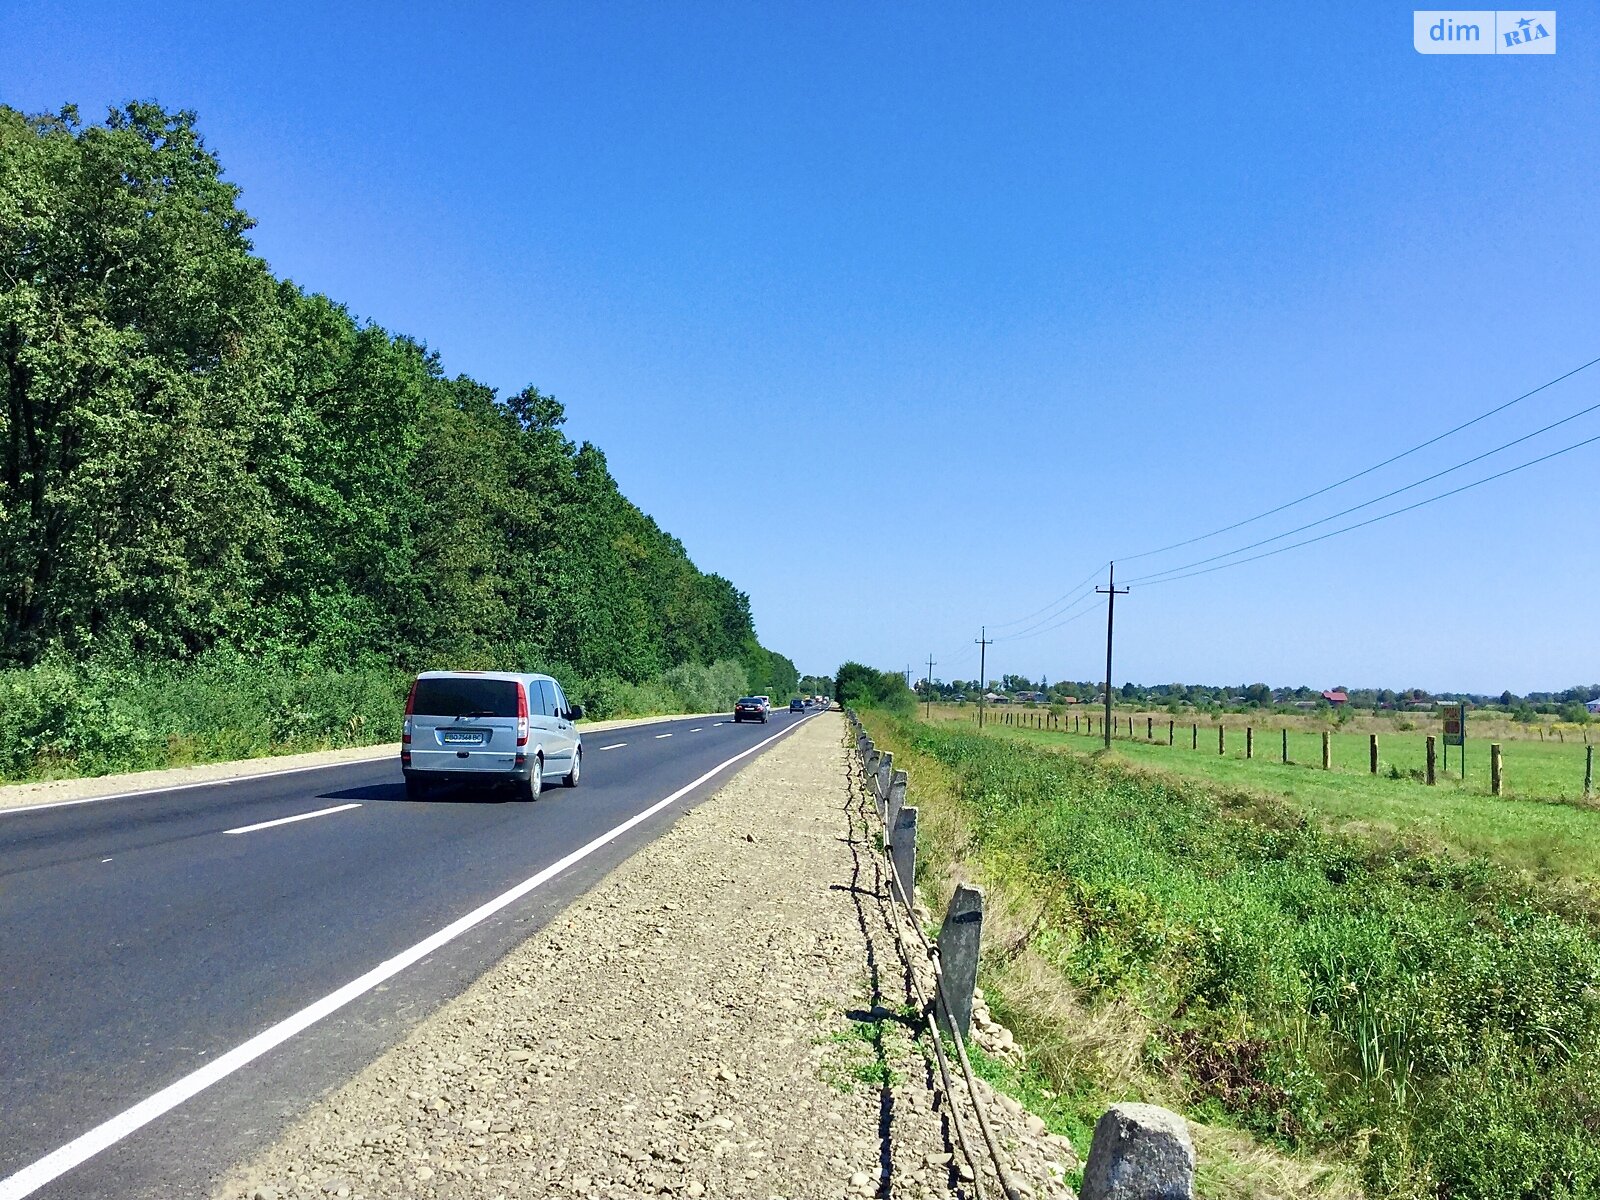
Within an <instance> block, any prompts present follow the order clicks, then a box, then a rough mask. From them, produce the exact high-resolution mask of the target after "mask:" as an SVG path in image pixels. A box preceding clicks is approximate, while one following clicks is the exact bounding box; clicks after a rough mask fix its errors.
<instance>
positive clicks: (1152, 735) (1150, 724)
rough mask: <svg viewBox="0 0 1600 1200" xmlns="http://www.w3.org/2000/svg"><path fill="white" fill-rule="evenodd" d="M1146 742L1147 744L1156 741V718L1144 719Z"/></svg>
mask: <svg viewBox="0 0 1600 1200" xmlns="http://www.w3.org/2000/svg"><path fill="white" fill-rule="evenodd" d="M1144 740H1145V741H1147V742H1153V741H1155V740H1156V719H1155V718H1154V717H1146V718H1145V719H1144Z"/></svg>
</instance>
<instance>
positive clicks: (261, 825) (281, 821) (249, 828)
mask: <svg viewBox="0 0 1600 1200" xmlns="http://www.w3.org/2000/svg"><path fill="white" fill-rule="evenodd" d="M360 807H361V805H359V804H335V805H334V806H333V807H332V808H319V809H317V811H316V812H308V813H297V814H296V815H295V816H292V817H279V818H278V819H277V820H276V821H258V822H257V823H256V824H254V825H241V826H239V828H237V829H224V830H223V831H222V832H223V833H254V832H255V831H256V830H258V829H271V828H272V827H273V826H274V825H289V824H292V823H293V822H295V821H309V820H310V819H311V818H312V817H325V816H327V815H328V814H329V813H336V812H344V811H345V810H346V809H351V808H360Z"/></svg>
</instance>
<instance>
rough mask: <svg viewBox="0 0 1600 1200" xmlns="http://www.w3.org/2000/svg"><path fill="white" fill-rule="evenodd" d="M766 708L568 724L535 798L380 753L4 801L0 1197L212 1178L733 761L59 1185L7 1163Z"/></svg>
mask: <svg viewBox="0 0 1600 1200" xmlns="http://www.w3.org/2000/svg"><path fill="white" fill-rule="evenodd" d="M773 717H774V719H773V721H772V723H770V724H767V725H756V724H744V725H735V724H733V723H731V722H728V721H727V720H726V719H717V718H693V719H684V720H677V721H672V722H664V723H661V724H657V725H645V726H634V727H629V728H624V729H616V730H606V731H601V732H598V733H595V734H591V735H587V736H586V737H585V745H584V749H585V758H584V772H583V780H582V783H581V785H580V786H579V787H578V788H576V789H566V788H562V787H559V786H548V787H547V789H546V791H545V793H544V795H543V796H542V797H541V799H540V800H539V801H537V802H535V803H533V804H528V803H525V802H518V801H515V800H511V799H509V794H508V793H499V794H496V793H480V792H469V791H461V790H458V791H441V792H439V793H437V794H436V795H434V796H430V797H429V798H428V799H425V800H421V801H410V800H408V799H406V797H405V791H404V788H403V787H402V785H401V780H400V773H399V768H398V763H396V762H394V761H391V760H384V761H381V762H377V763H357V764H347V765H340V766H336V767H330V768H327V769H325V770H324V769H318V770H315V771H307V772H301V773H296V774H291V775H281V776H269V777H264V778H258V779H243V780H238V781H235V782H232V783H226V784H216V785H208V786H205V787H198V788H189V789H185V790H182V791H169V792H164V793H154V794H149V795H143V796H136V797H129V798H123V799H116V800H107V801H104V802H101V803H92V804H83V805H74V806H70V807H59V808H45V809H35V810H9V811H5V812H0V1031H4V1036H3V1037H0V1080H3V1087H0V1197H3V1198H5V1200H11V1197H12V1196H13V1195H26V1194H34V1195H38V1196H60V1197H66V1196H92V1195H100V1194H108V1195H109V1194H115V1195H117V1196H119V1197H130V1196H142V1195H148V1196H185V1195H204V1194H206V1193H207V1192H208V1191H209V1188H210V1186H211V1184H212V1182H213V1180H214V1178H215V1177H216V1175H217V1174H218V1173H219V1172H221V1171H223V1170H225V1169H226V1168H227V1167H228V1166H229V1165H231V1163H232V1162H233V1161H235V1160H237V1159H238V1158H240V1157H242V1156H243V1155H244V1154H246V1153H248V1152H249V1151H250V1150H252V1149H254V1148H255V1146H257V1145H259V1144H261V1143H262V1142H265V1141H267V1140H270V1138H271V1137H272V1136H273V1135H274V1134H275V1133H276V1132H277V1131H278V1130H279V1129H280V1128H281V1126H282V1124H283V1123H284V1122H285V1121H286V1120H287V1119H288V1118H290V1117H292V1115H293V1114H294V1113H295V1112H297V1111H298V1110H299V1109H300V1108H302V1107H303V1106H304V1103H305V1102H306V1100H308V1099H309V1098H310V1097H312V1096H314V1095H316V1094H317V1093H318V1092H320V1091H321V1090H324V1089H326V1088H327V1087H330V1086H333V1085H335V1084H337V1083H338V1082H340V1081H341V1080H342V1079H343V1078H345V1077H347V1076H348V1075H349V1074H350V1073H352V1072H353V1071H354V1070H355V1069H357V1068H358V1067H359V1066H360V1065H361V1064H362V1063H364V1062H365V1061H368V1060H370V1058H371V1057H373V1056H374V1055H375V1054H376V1053H378V1052H379V1051H381V1050H382V1049H383V1048H384V1047H385V1046H387V1045H389V1044H391V1043H392V1042H393V1041H394V1040H396V1039H397V1038H398V1037H399V1036H401V1035H403V1033H404V1032H405V1030H406V1029H407V1028H409V1026H410V1025H412V1024H414V1023H415V1021H416V1020H418V1019H420V1018H421V1017H422V1016H424V1015H426V1013H427V1012H428V1011H431V1009H432V1008H433V1007H435V1006H436V1005H437V1004H438V1003H439V1002H441V1001H442V1000H443V999H445V998H447V997H448V996H450V995H452V994H455V993H456V992H458V991H459V990H460V989H461V988H463V987H464V986H466V984H467V983H469V982H470V981H471V980H472V979H473V978H475V977H476V976H477V975H478V974H480V973H481V972H482V970H483V969H484V968H485V967H487V966H488V965H489V964H491V963H492V962H493V961H495V960H496V959H497V958H498V957H499V956H500V955H501V954H503V953H504V952H505V950H506V949H508V948H509V947H510V946H511V945H513V944H515V942H516V941H518V940H520V939H521V938H523V937H525V936H527V934H528V933H529V932H531V931H532V930H533V929H534V928H537V927H538V925H539V924H542V923H543V921H544V920H546V919H548V918H549V917H550V916H552V915H554V913H556V912H558V911H559V910H560V908H561V907H563V906H564V905H565V903H566V902H568V901H570V900H571V899H572V898H573V897H574V896H575V895H577V894H580V893H581V892H582V891H583V890H585V889H586V888H588V887H589V886H592V885H593V883H594V882H595V881H596V880H597V879H599V878H600V877H601V876H603V874H604V873H605V871H606V870H608V869H609V868H610V867H611V866H614V865H615V864H616V863H617V862H619V861H621V860H622V859H623V858H625V857H626V856H627V854H629V853H631V852H632V850H634V849H636V848H637V847H638V846H639V845H641V844H643V843H644V842H645V841H647V840H648V839H649V838H652V837H654V836H657V835H658V834H659V833H660V832H661V830H662V829H664V828H665V827H666V825H667V824H669V823H670V821H671V819H672V818H673V817H674V816H675V815H676V814H677V813H678V812H679V811H681V810H682V809H683V808H685V807H687V806H688V805H689V804H692V803H693V801H694V800H696V799H698V798H699V797H700V796H703V795H705V794H708V793H709V792H710V791H711V790H714V788H715V787H716V785H717V784H718V783H719V782H720V781H721V779H722V778H724V777H726V775H728V774H731V773H732V772H733V771H735V770H737V769H738V767H739V766H740V765H742V762H741V763H735V764H732V765H730V766H728V767H727V768H726V770H725V771H723V772H721V773H720V774H719V775H718V776H717V777H715V778H712V779H709V780H706V781H705V782H704V783H703V784H701V785H700V786H699V787H698V788H696V789H695V790H694V791H692V792H691V793H689V794H688V795H685V796H684V797H683V798H682V799H681V801H678V802H674V804H673V805H672V806H671V807H670V808H668V809H666V810H665V811H662V812H661V813H659V814H658V815H656V816H655V817H653V818H651V819H650V820H647V821H645V822H644V823H642V824H640V825H638V826H637V827H636V828H634V829H631V830H629V831H628V832H627V833H626V834H624V835H622V836H620V837H619V838H617V839H616V840H615V841H614V842H612V843H610V844H607V845H605V846H603V847H601V848H600V849H599V850H597V851H595V852H594V853H592V854H591V855H590V856H589V857H587V858H585V859H584V860H583V861H582V862H580V863H577V864H575V865H574V866H572V867H571V868H570V869H567V870H565V871H563V872H562V873H561V874H559V875H557V876H556V877H555V878H554V879H552V880H551V881H550V882H549V883H548V884H545V885H544V886H541V887H539V888H537V889H536V890H533V891H531V892H530V893H529V894H527V895H526V896H523V897H521V898H519V899H517V900H516V901H515V902H514V903H511V904H509V905H508V906H507V907H506V908H504V909H503V910H502V911H500V912H498V913H496V914H494V916H492V917H490V918H488V919H486V920H484V921H482V922H481V923H480V924H479V925H477V926H474V927H473V928H472V929H471V930H469V931H468V932H467V933H465V934H463V935H462V936H461V937H459V938H458V939H457V940H456V941H453V942H451V943H450V944H449V945H447V946H443V947H440V948H438V949H437V950H435V951H433V952H431V953H429V954H427V955H426V956H425V957H423V958H422V959H421V961H419V962H417V963H416V965H415V966H411V967H409V968H408V969H406V970H404V971H402V972H400V973H399V974H397V975H395V976H394V977H393V978H391V979H388V980H386V981H385V982H383V983H382V984H381V985H379V986H377V987H374V988H372V989H371V990H370V991H369V992H367V993H364V994H362V995H361V996H360V997H359V998H358V999H357V1000H355V1001H354V1002H352V1003H350V1004H349V1005H347V1006H346V1007H344V1008H341V1009H339V1011H337V1012H336V1013H334V1014H333V1015H331V1016H329V1017H327V1018H326V1019H325V1020H323V1021H321V1022H320V1023H318V1024H317V1025H315V1026H313V1027H312V1028H309V1029H307V1030H306V1031H305V1032H303V1033H300V1034H299V1035H298V1036H297V1037H295V1038H293V1039H291V1040H290V1041H288V1042H286V1043H285V1044H284V1045H282V1046H280V1047H278V1048H276V1049H274V1050H272V1051H271V1052H269V1053H268V1054H266V1055H265V1056H264V1057H262V1058H260V1059H257V1060H256V1061H255V1062H252V1063H250V1064H249V1065H248V1066H246V1067H244V1068H243V1069H241V1070H239V1071H237V1072H236V1073H232V1074H228V1075H227V1076H226V1077H225V1078H223V1079H222V1080H221V1081H220V1082H218V1083H216V1084H215V1086H213V1087H211V1088H210V1089H209V1090H207V1091H204V1092H202V1093H201V1094H199V1095H198V1096H196V1097H195V1098H193V1099H191V1100H189V1101H188V1102H187V1103H185V1104H182V1105H180V1106H178V1107H176V1108H174V1109H173V1110H172V1111H171V1112H169V1113H167V1114H165V1115H164V1116H161V1117H160V1118H159V1119H157V1120H155V1121H153V1122H151V1123H150V1124H148V1125H145V1126H144V1127H142V1128H140V1129H138V1130H137V1132H134V1133H132V1134H131V1135H130V1136H128V1137H126V1138H125V1139H122V1140H120V1141H117V1142H115V1143H114V1144H113V1145H111V1146H110V1147H109V1148H107V1149H105V1150H103V1151H102V1152H100V1153H98V1154H96V1155H94V1156H93V1157H90V1158H89V1159H88V1160H87V1161H85V1162H83V1163H82V1164H81V1165H78V1166H76V1167H74V1168H73V1169H71V1170H69V1171H67V1172H66V1173H65V1174H63V1175H61V1176H60V1177H59V1178H56V1179H54V1180H53V1182H48V1183H46V1184H44V1186H42V1187H40V1188H38V1189H36V1190H31V1191H23V1190H21V1189H22V1188H23V1187H24V1186H25V1185H24V1184H23V1183H22V1182H20V1181H19V1177H20V1173H22V1172H24V1171H25V1170H34V1171H37V1168H35V1167H32V1166H31V1164H36V1163H37V1162H38V1161H39V1160H40V1159H41V1158H42V1157H44V1156H46V1155H48V1154H49V1153H50V1152H52V1151H56V1150H58V1148H59V1147H61V1146H62V1145H63V1144H65V1143H69V1142H71V1141H72V1139H74V1138H76V1137H78V1135H80V1134H82V1133H84V1132H85V1131H86V1130H89V1129H91V1128H92V1127H94V1126H96V1125H98V1124H100V1123H101V1122H105V1121H108V1120H110V1119H112V1118H115V1117H117V1116H118V1114H121V1113H123V1112H124V1111H125V1110H127V1109H128V1107H129V1106H130V1105H133V1104H135V1103H137V1102H139V1101H141V1100H145V1099H146V1098H147V1097H150V1096H151V1095H152V1094H154V1093H157V1092H159V1091H160V1089H163V1088H166V1087H168V1086H169V1085H171V1084H173V1083H174V1081H176V1080H179V1079H181V1078H183V1077H185V1076H186V1075H188V1074H189V1073H190V1072H193V1071H195V1070H196V1069H198V1068H202V1067H204V1065H205V1064H206V1063H208V1062H215V1061H219V1059H220V1058H221V1056H225V1055H226V1054H227V1053H228V1052H230V1051H233V1050H234V1048H235V1047H238V1046H239V1045H240V1044H241V1043H243V1042H245V1041H246V1040H247V1039H250V1038H251V1037H252V1036H255V1035H257V1034H258V1033H259V1032H260V1031H262V1030H264V1029H267V1028H268V1027H271V1026H273V1025H274V1024H275V1023H277V1022H281V1021H284V1020H286V1019H287V1018H290V1017H292V1016H293V1015H294V1014H297V1013H300V1012H302V1011H303V1010H305V1009H306V1007H307V1006H308V1005H311V1004H314V1003H316V1002H317V1001H319V1000H321V999H322V998H324V997H327V996H328V995H329V994H330V993H334V992H335V991H336V990H337V989H339V988H341V987H343V986H344V985H346V984H348V983H349V982H350V981H351V980H353V979H355V978H356V977H357V976H360V975H361V974H362V973H363V972H365V971H368V970H370V969H371V968H373V967H375V966H377V965H378V964H381V963H383V962H384V961H385V960H388V959H390V958H391V957H392V956H395V955H398V954H401V953H402V952H404V951H406V950H407V949H408V948H410V947H414V946H416V945H417V943H419V942H421V941H422V940H423V939H425V938H427V937H428V936H429V935H430V934H433V933H435V932H436V931H438V930H440V929H441V928H442V927H444V926H447V925H449V924H450V923H451V922H452V921H456V920H457V919H459V918H461V917H462V915H463V914H465V913H468V912H471V911H472V910H473V909H474V908H475V907H476V906H478V905H481V904H483V903H484V902H485V901H487V900H490V899H491V898H493V897H496V896H499V895H501V894H502V893H504V892H505V891H506V890H507V889H508V888H511V887H513V886H515V885H517V884H519V883H521V882H523V881H525V880H527V879H528V878H529V877H530V876H532V875H533V874H534V873H535V872H538V871H540V870H541V869H542V868H545V867H547V866H549V865H550V864H552V863H555V862H557V861H558V860H560V859H562V858H563V856H566V855H569V854H571V853H572V852H574V851H576V850H578V849H579V848H580V847H583V846H585V845H586V844H587V843H589V842H590V841H591V840H592V839H595V838H597V837H599V836H601V835H603V834H605V833H606V832H607V831H608V830H612V829H614V828H615V827H616V826H617V825H618V824H619V823H621V822H624V821H626V820H628V819H629V818H630V817H632V816H634V815H635V814H637V813H639V812H641V811H643V810H645V809H647V808H649V807H650V806H651V805H652V804H654V803H656V802H658V801H660V800H661V799H663V798H664V797H667V796H669V795H671V794H672V793H673V792H675V791H676V790H678V789H680V788H683V787H684V786H685V785H687V784H690V783H692V782H693V781H695V780H696V779H698V778H699V777H700V776H702V775H704V774H705V773H706V772H707V771H709V770H711V769H713V768H714V767H716V766H717V765H718V764H719V763H723V762H725V761H726V760H727V759H729V758H730V757H732V756H734V755H736V754H739V753H741V751H743V750H746V749H749V748H751V747H754V746H756V745H757V744H758V743H760V742H762V741H763V740H764V739H766V738H767V737H769V736H772V735H774V734H778V733H780V732H781V731H783V730H784V729H786V728H792V727H794V726H795V725H797V724H798V723H799V722H798V720H797V719H794V718H791V717H790V715H789V714H788V713H774V714H773ZM742 761H743V762H748V761H749V758H748V757H747V758H745V759H743V760H742ZM310 813H319V814H320V815H316V816H306V815H305V814H310ZM293 817H304V819H300V820H291V821H287V822H285V819H286V818H293ZM277 822H283V823H277ZM752 826H753V828H756V827H759V814H752ZM230 830H246V832H229V831H230ZM8 1188H9V1191H8Z"/></svg>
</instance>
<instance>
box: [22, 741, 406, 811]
mask: <svg viewBox="0 0 1600 1200" xmlns="http://www.w3.org/2000/svg"><path fill="white" fill-rule="evenodd" d="M398 755H399V751H397V750H385V751H384V752H383V753H382V754H374V755H373V756H372V757H370V758H352V759H348V760H346V761H345V762H336V763H314V764H312V765H311V766H309V767H285V768H284V769H283V770H281V771H262V772H261V773H260V774H259V775H235V776H234V777H233V778H231V779H202V780H200V781H199V782H198V783H174V784H170V785H168V786H167V787H158V788H141V789H139V790H137V791H132V792H113V793H111V795H109V796H85V797H83V798H82V799H81V800H48V801H46V802H45V803H43V804H18V805H14V806H12V807H10V808H0V817H8V816H10V815H12V814H13V813H30V812H39V811H40V810H42V809H46V808H71V807H72V806H74V805H77V804H98V803H100V801H102V800H128V799H131V798H133V797H134V796H159V795H162V794H163V793H165V792H186V791H188V790H189V789H191V788H203V787H219V786H222V785H224V784H229V783H250V782H252V781H254V780H257V779H276V778H278V777H279V776H280V775H299V774H301V773H302V772H304V771H331V770H333V769H334V768H336V767H361V766H365V765H366V764H368V763H375V762H382V761H383V760H384V759H386V758H391V757H398Z"/></svg>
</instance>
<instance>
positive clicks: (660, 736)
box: [656, 733, 672, 742]
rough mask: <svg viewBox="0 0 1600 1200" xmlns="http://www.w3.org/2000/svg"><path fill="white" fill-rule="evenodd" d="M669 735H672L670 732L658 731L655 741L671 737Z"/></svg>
mask: <svg viewBox="0 0 1600 1200" xmlns="http://www.w3.org/2000/svg"><path fill="white" fill-rule="evenodd" d="M671 736H672V735H671V734H670V733H658V734H656V741H658V742H659V741H660V740H661V739H662V738H664V737H671Z"/></svg>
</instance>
